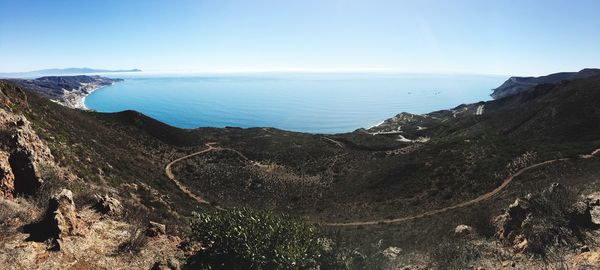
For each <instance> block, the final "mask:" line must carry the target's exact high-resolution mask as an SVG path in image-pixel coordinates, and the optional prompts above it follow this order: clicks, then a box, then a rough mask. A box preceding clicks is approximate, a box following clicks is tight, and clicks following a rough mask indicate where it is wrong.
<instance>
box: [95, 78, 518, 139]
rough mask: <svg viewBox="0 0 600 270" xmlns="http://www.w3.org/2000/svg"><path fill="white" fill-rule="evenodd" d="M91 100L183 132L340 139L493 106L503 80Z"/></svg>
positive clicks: (303, 84) (133, 81) (382, 82)
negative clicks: (401, 116) (416, 118)
mask: <svg viewBox="0 0 600 270" xmlns="http://www.w3.org/2000/svg"><path fill="white" fill-rule="evenodd" d="M124 79H125V80H124V81H123V82H119V83H117V84H114V85H112V86H109V87H105V88H101V89H98V90H97V91H94V92H93V93H92V94H90V95H89V96H88V97H87V98H86V100H85V105H86V106H87V107H88V108H90V109H93V110H96V111H99V112H117V111H122V110H136V111H139V112H142V113H144V114H146V115H148V116H151V117H153V118H156V119H158V120H161V121H163V122H166V123H168V124H170V125H173V126H176V127H182V128H196V127H225V126H235V127H275V128H280V129H285V130H291V131H303V132H311V133H340V132H349V131H353V130H355V129H357V128H361V127H365V128H368V127H370V126H373V125H376V124H378V123H380V122H381V121H383V120H385V119H387V118H389V117H392V116H394V115H396V114H397V113H400V112H410V113H417V114H421V113H427V112H431V111H435V110H441V109H448V108H452V107H455V106H457V105H459V104H462V103H473V102H478V101H482V100H489V99H490V96H489V94H490V93H491V89H492V88H494V87H497V86H498V85H500V84H501V83H502V82H503V81H504V80H505V79H506V77H504V76H484V75H416V74H385V75H384V74H251V75H194V76H189V75H187V76H177V75H168V76H158V75H155V76H144V75H132V76H130V77H126V78H124Z"/></svg>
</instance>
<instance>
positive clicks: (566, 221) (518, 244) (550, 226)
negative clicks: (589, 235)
mask: <svg viewBox="0 0 600 270" xmlns="http://www.w3.org/2000/svg"><path fill="white" fill-rule="evenodd" d="M571 198H572V199H570V195H569V191H568V190H567V189H566V188H565V187H563V186H562V185H560V184H558V183H554V184H552V185H551V186H550V187H549V188H548V189H545V190H543V191H542V192H541V193H539V194H536V195H532V194H528V195H527V196H525V197H523V198H517V199H516V200H515V202H513V203H512V204H511V205H510V206H509V207H508V209H507V210H505V211H504V213H502V214H501V215H499V216H497V217H495V218H494V221H493V223H494V225H495V226H496V229H497V230H496V237H497V238H498V239H499V240H500V241H501V242H503V243H505V244H508V245H509V246H511V247H512V248H513V250H514V251H515V252H517V253H520V252H524V251H527V250H528V249H529V248H530V246H531V245H532V244H533V245H534V248H536V249H538V250H537V251H540V249H541V248H544V245H551V244H556V243H562V244H576V243H577V241H578V239H577V237H576V233H575V232H574V231H573V228H591V229H597V228H599V227H600V222H598V221H600V216H599V215H597V214H596V213H600V193H594V194H592V195H590V196H588V197H587V198H585V199H579V200H576V199H575V198H574V197H571Z"/></svg>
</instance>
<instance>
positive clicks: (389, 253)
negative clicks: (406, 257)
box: [382, 247, 402, 261]
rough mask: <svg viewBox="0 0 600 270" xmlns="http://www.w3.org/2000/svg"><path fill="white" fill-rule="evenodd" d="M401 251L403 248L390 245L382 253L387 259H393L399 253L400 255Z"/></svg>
mask: <svg viewBox="0 0 600 270" xmlns="http://www.w3.org/2000/svg"><path fill="white" fill-rule="evenodd" d="M400 252H402V249H401V248H399V247H388V248H386V249H385V250H384V251H383V252H382V254H383V256H384V257H385V258H386V259H388V260H390V261H391V260H394V259H396V258H397V257H398V255H400Z"/></svg>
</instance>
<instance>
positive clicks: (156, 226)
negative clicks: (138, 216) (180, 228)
mask: <svg viewBox="0 0 600 270" xmlns="http://www.w3.org/2000/svg"><path fill="white" fill-rule="evenodd" d="M166 233H167V226H165V225H164V224H160V223H158V222H154V221H150V222H148V230H146V235H147V236H150V237H156V236H159V235H164V234H166Z"/></svg>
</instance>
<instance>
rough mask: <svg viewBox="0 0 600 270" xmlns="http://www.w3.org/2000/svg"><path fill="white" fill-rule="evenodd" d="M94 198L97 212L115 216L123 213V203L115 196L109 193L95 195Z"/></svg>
mask: <svg viewBox="0 0 600 270" xmlns="http://www.w3.org/2000/svg"><path fill="white" fill-rule="evenodd" d="M95 199H96V204H95V205H94V208H95V209H96V210H97V211H98V212H100V213H102V214H106V215H109V216H115V217H116V216H120V215H121V214H123V205H121V202H120V201H119V200H117V199H116V198H114V197H111V196H109V195H96V196H95Z"/></svg>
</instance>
